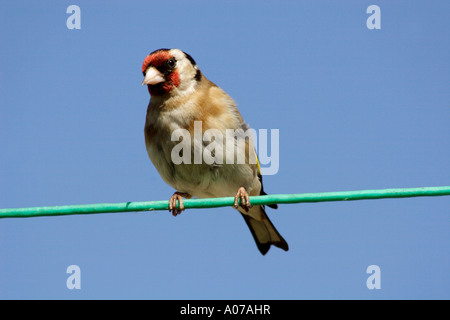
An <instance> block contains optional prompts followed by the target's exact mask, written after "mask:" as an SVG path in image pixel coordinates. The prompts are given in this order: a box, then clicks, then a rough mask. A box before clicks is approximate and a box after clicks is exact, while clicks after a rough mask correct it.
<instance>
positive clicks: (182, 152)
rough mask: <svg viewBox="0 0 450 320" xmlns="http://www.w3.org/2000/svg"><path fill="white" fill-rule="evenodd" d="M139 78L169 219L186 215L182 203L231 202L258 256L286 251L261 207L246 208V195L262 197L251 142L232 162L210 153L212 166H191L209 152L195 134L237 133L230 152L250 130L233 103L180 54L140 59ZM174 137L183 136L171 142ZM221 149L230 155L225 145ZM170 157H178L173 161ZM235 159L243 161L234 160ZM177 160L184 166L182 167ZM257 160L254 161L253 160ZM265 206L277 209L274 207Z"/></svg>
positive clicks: (161, 53)
mask: <svg viewBox="0 0 450 320" xmlns="http://www.w3.org/2000/svg"><path fill="white" fill-rule="evenodd" d="M142 73H143V76H144V79H143V81H142V85H147V88H148V92H149V93H150V101H149V104H148V107H147V114H146V120H145V126H144V135H145V146H146V149H147V153H148V156H149V158H150V160H151V162H152V163H153V165H154V166H155V168H156V170H157V171H158V173H159V174H160V176H161V177H162V179H163V180H164V181H165V182H166V183H167V184H168V185H170V186H171V187H172V188H174V189H175V192H174V194H173V195H172V196H171V197H170V199H169V211H170V212H171V213H172V215H174V216H177V215H178V214H180V213H181V212H182V211H183V210H184V205H183V198H186V199H190V198H192V197H195V198H217V197H234V208H235V209H237V210H238V211H239V212H240V213H241V215H242V217H243V218H244V220H245V222H246V224H247V226H248V228H249V229H250V232H251V234H252V236H253V239H254V241H255V243H256V246H257V248H258V249H259V251H260V252H261V254H262V255H265V254H266V253H267V252H268V251H269V249H270V247H271V245H274V246H276V247H278V248H281V249H283V250H285V251H288V249H289V247H288V244H287V242H286V240H285V239H284V238H283V237H282V236H281V235H280V233H279V232H278V231H277V229H276V228H275V227H274V225H273V224H272V222H271V221H270V219H269V217H268V216H267V214H266V211H265V206H264V205H256V206H252V205H251V203H250V196H258V195H265V194H266V193H265V192H264V189H263V184H262V174H261V167H260V164H259V161H258V158H257V155H256V150H255V146H254V144H253V141H252V139H244V144H243V145H244V146H245V148H238V150H237V152H236V154H234V155H233V158H231V160H233V161H228V160H229V159H228V158H227V159H225V155H223V154H222V153H223V152H222V153H220V154H217V155H214V152H212V153H211V155H212V156H214V157H215V158H214V161H212V162H211V161H206V159H205V160H204V161H203V160H201V161H192V158H195V157H196V153H197V154H200V156H201V155H202V150H203V151H204V149H205V148H206V147H207V146H205V141H204V138H203V140H202V139H201V138H200V140H199V138H198V137H196V132H195V130H201V131H200V133H201V134H206V133H207V132H214V133H216V134H223V135H224V136H226V132H227V130H235V131H234V132H238V134H237V135H234V136H233V137H232V138H231V140H232V141H231V143H230V145H231V146H232V147H233V148H234V147H235V146H236V144H237V140H238V138H237V136H239V132H240V133H242V132H246V130H247V129H249V126H248V125H247V124H246V123H245V122H244V119H243V118H242V116H241V114H240V112H239V110H238V109H237V105H236V103H235V102H234V100H233V99H232V98H231V97H230V96H229V95H228V94H227V93H226V92H225V91H224V90H222V89H221V88H220V87H219V86H217V85H216V84H215V83H213V82H212V81H210V80H208V79H207V78H206V76H205V75H204V74H203V73H202V71H201V70H200V68H199V67H198V65H197V63H196V62H195V60H194V59H193V58H192V57H191V56H190V55H189V54H187V53H186V52H184V51H182V50H180V49H168V48H161V49H158V50H155V51H153V52H151V53H150V54H148V55H147V56H146V57H145V59H144V62H143V65H142ZM199 125H200V129H198V127H199ZM174 132H181V133H182V134H186V136H184V135H180V137H181V136H182V138H183V139H181V138H180V137H178V138H179V139H174V136H173V135H174ZM232 132H233V131H232ZM180 140H181V142H180ZM229 140H230V139H229ZM229 140H228V141H227V142H230V141H229ZM218 143H220V141H218ZM199 149H200V150H199ZM217 149H218V150H220V148H217ZM174 150H175V151H174ZM222 150H223V149H222ZM224 150H225V152H226V153H227V154H228V150H229V145H226V146H225V148H224ZM214 151H216V150H214ZM198 152H200V153H198ZM242 152H245V155H242V154H240V153H242ZM174 156H177V157H178V160H177V161H174ZM239 156H243V157H241V158H240V159H241V160H242V159H244V160H243V161H240V162H239V161H236V159H238V158H239ZM180 158H181V159H182V160H183V159H184V160H186V161H181V162H180V161H179V159H180ZM255 158H256V161H251V160H252V159H255ZM197 160H198V159H197ZM221 160H222V161H221ZM225 160H226V161H225ZM177 202H178V206H177ZM268 206H269V207H271V208H274V209H277V205H276V204H275V205H268Z"/></svg>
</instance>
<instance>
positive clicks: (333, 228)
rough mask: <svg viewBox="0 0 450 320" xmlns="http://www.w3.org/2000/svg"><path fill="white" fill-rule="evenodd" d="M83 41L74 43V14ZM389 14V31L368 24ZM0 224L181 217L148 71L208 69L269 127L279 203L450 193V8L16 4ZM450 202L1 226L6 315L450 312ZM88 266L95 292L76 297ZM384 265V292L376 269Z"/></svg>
mask: <svg viewBox="0 0 450 320" xmlns="http://www.w3.org/2000/svg"><path fill="white" fill-rule="evenodd" d="M72 4H75V5H78V6H79V7H80V9H81V29H80V30H69V29H68V28H67V27H66V20H67V18H68V17H69V14H67V13H66V9H67V7H68V6H69V5H72ZM372 4H376V5H378V6H379V7H380V9H381V29H379V30H369V29H368V28H367V27H366V20H367V18H368V17H369V14H367V13H366V9H367V7H368V6H369V5H372ZM1 7H2V10H1V11H0V40H1V43H2V50H1V53H0V150H1V152H0V208H9V207H29V206H47V205H70V204H88V203H103V202H125V201H150V200H165V199H167V200H168V199H169V197H170V196H171V195H172V193H173V191H174V190H173V189H171V187H169V186H168V185H166V184H165V183H164V182H163V181H162V179H161V178H160V177H159V175H158V173H157V171H156V169H155V168H154V167H153V166H152V164H151V162H150V160H149V159H148V156H147V153H146V150H145V145H144V136H143V126H144V121H145V113H146V108H147V103H148V100H149V95H148V92H147V89H146V88H145V87H142V86H141V81H142V72H141V66H142V61H143V59H144V58H145V56H146V55H147V54H148V53H149V52H151V51H153V50H155V49H158V48H163V47H169V48H180V49H182V50H184V51H186V52H188V53H189V54H191V55H192V56H193V57H194V59H195V60H196V61H197V63H198V65H199V66H200V68H201V70H202V71H203V73H204V74H205V75H206V76H207V77H208V78H209V79H210V80H212V81H213V82H215V83H216V84H218V85H219V86H220V87H222V88H223V89H224V90H225V91H227V93H228V94H230V95H231V96H232V97H233V99H234V100H235V101H236V102H237V103H238V107H239V110H240V111H241V113H242V115H243V117H244V119H245V120H246V122H247V123H249V124H250V125H251V126H252V127H253V128H255V129H279V132H280V155H279V159H280V168H279V171H278V173H277V174H276V175H271V176H265V177H264V182H265V190H266V191H267V192H268V193H302V192H327V191H345V190H363V189H382V188H402V187H405V188H407V187H423V186H444V185H449V184H450V170H449V165H448V163H449V158H450V142H449V137H450V126H449V119H450V108H449V107H450V94H449V89H448V88H449V83H450V62H449V51H450V41H449V37H448V34H449V31H450V28H449V27H450V21H449V20H448V14H447V13H448V12H449V11H450V3H449V2H448V1H432V2H430V1H414V2H410V1H359V0H358V1H356V0H354V1H322V0H320V1H263V2H261V1H223V2H218V1H215V2H212V1H200V0H199V1H170V2H164V1H57V2H56V1H5V0H3V1H1ZM449 208H450V197H434V198H415V199H395V200H394V199H390V200H376V201H374V200H370V201H355V202H348V203H344V202H335V203H318V204H297V205H282V206H280V208H279V209H278V210H277V211H275V210H270V209H268V214H269V216H270V218H271V220H272V222H273V223H274V224H275V226H276V227H277V229H278V230H279V232H280V233H281V234H282V235H283V236H284V237H285V239H286V240H287V242H288V243H289V246H290V250H289V251H288V252H284V251H282V250H279V249H278V248H272V249H271V250H270V251H269V252H268V254H267V255H266V256H261V255H260V253H259V252H258V250H257V248H256V246H255V244H254V242H253V239H252V237H251V234H250V232H249V231H248V229H247V226H246V225H245V223H244V221H243V219H242V218H241V217H240V216H239V214H238V213H237V212H236V211H234V210H233V209H231V208H221V209H203V210H189V211H187V212H184V213H183V214H181V216H178V217H176V218H174V217H173V216H172V215H171V214H170V213H168V212H158V213H116V214H101V215H89V216H66V217H41V218H29V219H2V220H0V298H1V299H7V298H12V299H17V298H27V299H35V298H43V299H53V298H62V299H80V298H83V299H122V298H124V299H127V298H138V299H140V298H144V299H434V298H437V299H449V298H450V278H449V277H448V270H449V269H450V241H449V240H450V236H449V234H450V233H449V229H450V215H449V213H450V212H449V210H450V209H449ZM69 265H78V266H79V267H80V269H81V289H80V290H76V289H75V290H69V289H68V288H67V287H66V280H67V278H68V276H69V275H68V274H67V273H66V268H67V267H68V266H69ZM370 265H378V266H379V267H380V270H381V289H379V290H369V289H368V288H367V286H366V280H367V278H368V277H369V275H368V274H367V273H366V269H367V267H368V266H370Z"/></svg>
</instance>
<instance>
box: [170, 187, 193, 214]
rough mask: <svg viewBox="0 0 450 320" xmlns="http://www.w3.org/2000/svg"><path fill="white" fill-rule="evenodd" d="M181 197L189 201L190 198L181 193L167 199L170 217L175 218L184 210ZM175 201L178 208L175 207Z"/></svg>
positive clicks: (186, 194) (188, 195)
mask: <svg viewBox="0 0 450 320" xmlns="http://www.w3.org/2000/svg"><path fill="white" fill-rule="evenodd" d="M183 197H185V198H187V199H190V198H192V196H191V195H190V194H188V193H183V192H178V191H177V192H175V193H174V194H173V195H172V196H171V197H170V199H169V211H170V212H172V215H173V216H174V217H176V216H177V215H179V214H180V213H181V212H182V211H183V210H184V204H183ZM177 200H178V202H179V203H180V205H179V207H177Z"/></svg>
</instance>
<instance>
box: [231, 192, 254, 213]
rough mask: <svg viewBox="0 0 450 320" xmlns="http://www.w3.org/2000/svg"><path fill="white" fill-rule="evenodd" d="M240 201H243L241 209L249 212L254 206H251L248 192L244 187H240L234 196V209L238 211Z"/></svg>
mask: <svg viewBox="0 0 450 320" xmlns="http://www.w3.org/2000/svg"><path fill="white" fill-rule="evenodd" d="M239 199H241V208H242V209H244V210H245V212H248V210H249V209H250V208H251V207H252V205H251V204H250V197H249V195H248V192H247V190H246V189H245V188H244V187H240V188H239V189H238V191H237V193H236V195H235V196H234V207H235V208H236V209H237V208H238V207H239Z"/></svg>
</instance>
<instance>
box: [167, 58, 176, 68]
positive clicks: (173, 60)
mask: <svg viewBox="0 0 450 320" xmlns="http://www.w3.org/2000/svg"><path fill="white" fill-rule="evenodd" d="M167 64H168V65H169V66H171V67H173V66H175V59H170V60H169V61H167Z"/></svg>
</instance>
